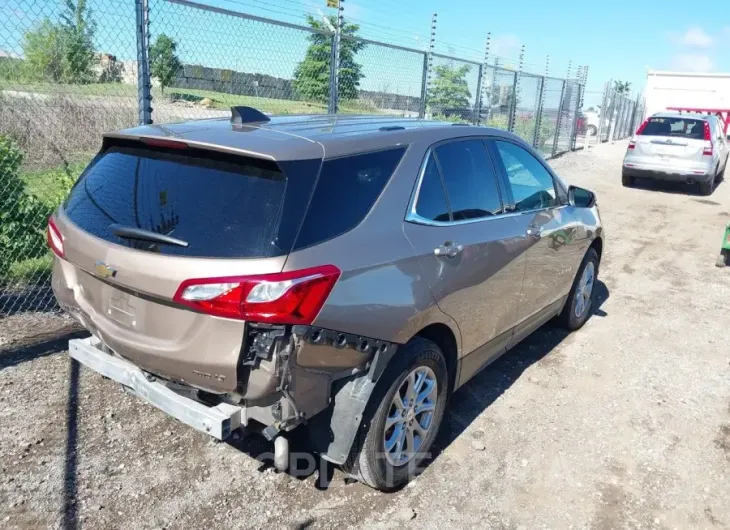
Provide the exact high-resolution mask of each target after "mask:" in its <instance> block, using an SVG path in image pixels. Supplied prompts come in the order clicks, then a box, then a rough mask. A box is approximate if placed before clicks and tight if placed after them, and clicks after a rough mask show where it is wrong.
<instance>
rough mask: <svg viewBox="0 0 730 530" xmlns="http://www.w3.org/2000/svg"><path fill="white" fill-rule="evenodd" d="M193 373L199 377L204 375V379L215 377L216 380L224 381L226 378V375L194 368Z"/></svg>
mask: <svg viewBox="0 0 730 530" xmlns="http://www.w3.org/2000/svg"><path fill="white" fill-rule="evenodd" d="M193 373H194V374H195V375H197V376H198V377H202V378H203V379H215V380H216V381H219V382H221V383H222V382H223V381H225V380H226V376H225V375H220V374H208V373H206V372H199V371H198V370H193Z"/></svg>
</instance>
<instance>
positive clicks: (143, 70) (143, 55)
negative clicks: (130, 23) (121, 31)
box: [134, 0, 152, 125]
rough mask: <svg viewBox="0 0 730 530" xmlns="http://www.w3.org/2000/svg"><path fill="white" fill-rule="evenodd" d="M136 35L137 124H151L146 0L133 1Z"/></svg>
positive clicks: (150, 84) (147, 10) (150, 83)
mask: <svg viewBox="0 0 730 530" xmlns="http://www.w3.org/2000/svg"><path fill="white" fill-rule="evenodd" d="M134 7H135V14H136V33H137V122H138V123H139V125H147V124H150V123H152V82H151V80H150V63H149V55H148V52H149V45H150V33H149V5H148V3H147V0H135V1H134Z"/></svg>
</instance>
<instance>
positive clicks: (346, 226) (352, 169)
mask: <svg viewBox="0 0 730 530" xmlns="http://www.w3.org/2000/svg"><path fill="white" fill-rule="evenodd" d="M404 152H405V148H404V147H399V148H397V149H389V150H387V151H377V152H373V153H365V154H360V155H353V156H348V157H343V158H336V159H332V160H326V161H325V162H324V163H323V164H322V170H321V171H320V174H319V178H318V179H317V185H316V187H315V190H314V193H313V195H312V201H311V204H310V205H309V209H308V210H307V215H306V217H305V218H304V222H303V223H302V228H301V231H300V233H299V237H297V240H296V244H295V246H294V249H295V250H296V249H301V248H305V247H309V246H312V245H315V244H317V243H321V242H323V241H327V240H328V239H332V238H333V237H336V236H338V235H340V234H344V233H345V232H347V231H349V230H352V229H353V228H355V227H356V226H357V225H358V224H360V222H361V221H362V220H363V219H364V218H365V216H366V215H367V214H368V212H369V211H370V209H371V208H372V207H373V205H374V204H375V201H376V200H377V199H378V197H379V196H380V194H381V192H382V191H383V188H384V187H385V185H386V184H387V182H388V180H389V179H390V176H391V175H392V174H393V172H394V171H395V168H396V166H397V165H398V162H400V160H401V158H402V157H403V153H404Z"/></svg>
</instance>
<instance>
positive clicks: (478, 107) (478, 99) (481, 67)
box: [474, 33, 492, 125]
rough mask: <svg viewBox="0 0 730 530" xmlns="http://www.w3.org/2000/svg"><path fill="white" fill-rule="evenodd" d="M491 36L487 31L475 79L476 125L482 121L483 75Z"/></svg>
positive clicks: (485, 69)
mask: <svg viewBox="0 0 730 530" xmlns="http://www.w3.org/2000/svg"><path fill="white" fill-rule="evenodd" d="M491 38H492V34H491V33H487V42H486V44H485V45H484V62H483V63H482V64H480V65H479V80H478V81H477V97H476V103H475V104H474V113H475V114H476V119H475V120H474V122H475V123H476V124H477V125H480V124H481V121H482V105H483V104H484V85H485V83H484V76H486V75H487V62H488V60H489V41H490V40H491Z"/></svg>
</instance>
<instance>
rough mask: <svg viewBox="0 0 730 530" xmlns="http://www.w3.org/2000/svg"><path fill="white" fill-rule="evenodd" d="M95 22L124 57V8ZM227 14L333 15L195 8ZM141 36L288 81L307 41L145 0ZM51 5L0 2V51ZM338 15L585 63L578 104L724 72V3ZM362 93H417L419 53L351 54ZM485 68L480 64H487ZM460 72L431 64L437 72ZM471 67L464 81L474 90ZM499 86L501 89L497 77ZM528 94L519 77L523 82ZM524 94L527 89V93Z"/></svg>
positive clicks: (97, 5)
mask: <svg viewBox="0 0 730 530" xmlns="http://www.w3.org/2000/svg"><path fill="white" fill-rule="evenodd" d="M88 1H89V4H90V6H91V8H92V11H93V13H94V17H95V20H96V22H97V31H96V37H95V41H96V42H95V44H96V47H97V49H98V50H99V51H104V52H107V53H111V54H114V55H117V56H118V57H119V58H120V59H127V60H130V59H134V58H135V56H136V52H135V43H136V41H135V34H134V1H133V0H88ZM197 1H198V2H200V3H204V4H208V5H213V6H217V7H221V8H225V9H229V10H233V11H238V12H244V13H248V14H253V15H257V16H262V17H268V18H273V19H276V20H280V21H285V22H290V23H295V24H303V23H304V18H305V16H306V15H313V16H315V17H320V18H321V16H322V15H323V14H334V13H335V12H336V11H335V10H334V9H331V8H328V7H327V5H326V4H327V0H197ZM149 2H150V21H151V22H150V25H151V26H150V27H151V33H152V38H153V39H154V37H155V35H157V34H159V33H166V34H169V35H171V36H173V37H174V38H175V39H176V40H177V41H178V42H179V53H180V56H181V59H182V60H183V62H186V63H195V64H203V65H206V66H211V67H216V68H229V69H232V70H239V71H244V72H261V73H267V74H269V75H272V76H278V77H290V76H291V75H292V73H293V71H294V69H295V68H296V65H297V64H298V63H299V61H301V59H302V58H303V56H304V53H305V51H306V47H307V35H308V34H307V33H306V32H303V31H300V30H296V29H291V28H282V27H277V26H271V25H267V24H262V23H259V22H252V21H248V20H242V19H237V18H233V17H229V16H225V15H221V14H217V13H210V12H202V11H200V10H196V9H192V8H189V7H185V6H181V5H177V4H170V3H169V2H167V1H165V0H149ZM61 5H62V2H61V1H60V0H0V54H1V53H6V54H7V53H10V54H20V53H22V47H21V46H20V42H21V40H22V34H23V32H24V31H25V30H27V29H28V28H29V27H32V26H33V25H34V24H37V23H38V22H39V21H40V20H41V19H42V18H43V17H44V16H50V17H52V18H53V17H55V16H57V15H58V13H59V11H60V9H61ZM343 7H344V15H345V18H346V19H347V20H349V21H350V22H353V23H356V24H358V25H360V32H359V33H360V35H362V36H364V37H366V38H369V39H373V40H378V41H384V42H388V43H390V44H396V45H399V46H404V47H408V48H414V49H416V50H424V49H426V48H427V46H428V41H429V38H430V29H431V16H432V14H433V13H437V23H436V31H435V50H436V52H437V53H441V54H446V55H451V56H457V57H460V58H465V59H469V60H471V61H474V62H475V63H479V62H482V61H483V58H484V52H485V42H486V36H487V33H488V32H489V33H491V39H490V53H491V56H492V57H495V56H499V57H500V62H501V64H507V65H510V66H513V67H516V66H517V64H518V63H519V59H518V58H519V54H520V49H521V47H522V46H523V45H524V46H525V55H524V61H523V63H524V69H525V70H526V71H528V72H533V73H539V74H544V73H545V71H546V62H547V55H549V56H550V59H549V69H548V72H549V74H550V75H551V76H554V77H565V76H566V75H567V74H568V65H569V62H570V64H571V75H573V76H574V75H575V72H576V69H577V67H578V66H579V65H588V67H589V68H588V87H587V89H588V90H587V97H586V106H589V105H592V104H595V103H596V102H597V101H598V100H599V99H600V93H601V90H602V88H603V85H604V83H605V82H606V81H608V80H609V79H620V80H624V81H629V82H631V87H632V89H633V90H634V92H636V91H639V90H641V88H642V87H643V85H644V83H645V78H646V72H647V69H649V68H651V69H655V70H683V71H724V72H730V16H727V15H730V5H728V3H727V0H705V1H703V2H701V3H698V2H685V1H680V0H638V1H636V2H631V3H627V2H613V3H604V2H586V1H575V0H550V1H545V0H522V1H519V2H514V1H513V2H504V1H495V0H449V1H444V0H399V1H392V0H391V1H388V2H386V1H384V0H343ZM358 60H359V62H361V64H362V67H363V73H364V74H365V79H364V80H363V82H362V88H365V89H369V90H386V91H393V92H399V93H406V94H411V95H412V94H413V93H414V92H417V91H418V90H420V79H421V72H422V67H423V59H422V56H421V55H419V54H418V53H412V52H407V51H402V50H393V49H389V48H384V47H379V46H376V45H369V46H367V47H366V48H365V49H364V50H363V51H362V52H360V54H359V55H358ZM490 62H491V60H490ZM443 63H451V64H456V65H460V64H466V63H458V62H455V61H451V60H448V59H436V64H443ZM477 69H478V66H477V65H476V64H473V65H471V70H470V72H469V74H468V76H467V77H468V81H469V85H470V89H471V91H472V92H475V89H476V83H477V78H478V75H477ZM504 82H507V80H506V79H505V81H504ZM527 83H528V85H529V83H530V80H529V79H528V80H527ZM528 90H529V88H528Z"/></svg>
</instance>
